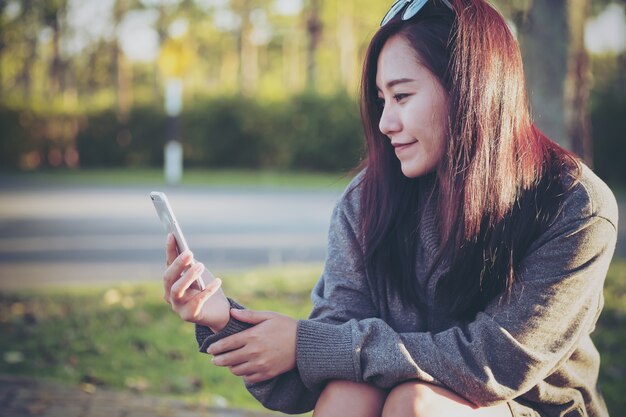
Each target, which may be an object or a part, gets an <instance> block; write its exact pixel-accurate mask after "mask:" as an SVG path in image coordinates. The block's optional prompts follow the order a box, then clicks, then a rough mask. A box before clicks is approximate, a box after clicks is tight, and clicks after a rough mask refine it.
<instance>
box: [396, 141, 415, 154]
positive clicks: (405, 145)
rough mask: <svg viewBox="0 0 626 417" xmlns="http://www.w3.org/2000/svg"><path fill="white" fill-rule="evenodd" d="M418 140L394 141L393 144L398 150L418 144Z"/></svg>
mask: <svg viewBox="0 0 626 417" xmlns="http://www.w3.org/2000/svg"><path fill="white" fill-rule="evenodd" d="M416 143H417V141H413V142H408V143H392V144H391V146H393V148H394V149H395V150H396V152H398V151H401V150H402V149H406V148H408V147H409V146H411V145H414V144H416Z"/></svg>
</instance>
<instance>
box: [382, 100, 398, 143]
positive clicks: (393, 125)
mask: <svg viewBox="0 0 626 417" xmlns="http://www.w3.org/2000/svg"><path fill="white" fill-rule="evenodd" d="M378 129H379V130H380V132H381V133H382V134H383V135H385V136H390V135H392V134H393V133H396V132H399V131H400V130H401V129H402V123H401V122H400V118H399V117H398V114H397V111H396V110H395V109H394V106H393V105H392V104H391V105H388V106H385V107H383V113H382V114H381V115H380V121H379V122H378Z"/></svg>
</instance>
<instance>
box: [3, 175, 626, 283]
mask: <svg viewBox="0 0 626 417" xmlns="http://www.w3.org/2000/svg"><path fill="white" fill-rule="evenodd" d="M150 191H151V188H150V187H138V186H134V187H112V186H110V187H95V188H94V187H90V188H86V187H71V188H70V187H59V186H56V187H43V186H41V185H33V184H28V183H22V184H15V183H7V182H4V183H3V182H0V290H2V289H11V288H21V287H28V286H38V285H45V284H59V283H94V282H95V283H113V282H128V281H138V280H159V279H160V275H161V272H162V265H163V263H164V255H163V251H164V242H165V234H164V232H163V229H162V227H161V225H160V223H159V221H158V218H157V216H156V214H155V212H154V209H153V207H152V204H151V202H150V199H149V197H148V194H149V192H150ZM164 191H166V192H167V194H168V196H169V199H170V203H171V204H172V206H173V208H174V210H175V212H176V214H177V217H178V220H179V222H180V224H181V226H182V227H183V230H184V232H185V235H186V237H187V240H188V243H189V245H190V247H191V248H192V249H193V250H194V252H195V255H196V257H197V259H199V260H201V261H202V262H204V263H205V264H206V265H207V266H208V267H209V268H210V269H211V270H212V271H213V272H214V273H215V274H217V275H219V274H221V273H224V272H227V271H232V270H236V269H246V268H249V267H253V266H258V265H268V264H281V263H285V262H322V261H323V259H324V256H325V252H326V249H325V247H326V234H327V229H328V222H329V218H330V215H331V212H332V208H333V206H334V203H335V201H336V200H337V198H338V197H339V195H340V193H341V190H337V189H334V188H329V189H324V190H294V189H290V190H285V189H281V190H276V189H274V190H268V189H262V190H259V189H241V188H238V189H226V188H206V187H187V188H172V189H167V188H165V190H164ZM620 218H621V219H625V218H626V201H622V202H621V204H620ZM616 253H617V255H619V256H622V257H624V256H626V221H622V222H621V224H620V238H619V242H618V248H617V252H616Z"/></svg>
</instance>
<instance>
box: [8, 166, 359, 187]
mask: <svg viewBox="0 0 626 417" xmlns="http://www.w3.org/2000/svg"><path fill="white" fill-rule="evenodd" d="M351 178H352V176H351V175H350V174H346V173H315V172H280V171H263V170H261V171H253V170H208V169H188V170H185V172H184V174H183V178H182V182H181V185H183V186H185V185H191V186H196V185H208V186H227V187H291V188H302V187H303V188H339V189H343V188H345V186H346V185H348V182H349V181H350V179H351ZM0 180H4V182H28V183H33V184H44V185H163V184H164V183H165V180H164V175H163V171H162V170H160V169H130V168H129V169H81V170H68V169H61V170H44V171H35V172H21V173H15V172H13V173H7V172H5V173H2V172H0Z"/></svg>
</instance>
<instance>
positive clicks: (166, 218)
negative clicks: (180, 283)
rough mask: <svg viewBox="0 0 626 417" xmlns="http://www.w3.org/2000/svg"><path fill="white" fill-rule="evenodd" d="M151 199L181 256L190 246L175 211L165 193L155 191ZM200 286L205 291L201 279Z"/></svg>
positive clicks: (151, 194)
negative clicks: (173, 238) (174, 239)
mask: <svg viewBox="0 0 626 417" xmlns="http://www.w3.org/2000/svg"><path fill="white" fill-rule="evenodd" d="M150 199H151V200H152V204H154V208H155V209H156V212H157V214H158V216H159V219H160V220H161V224H162V225H163V227H164V228H165V232H166V233H172V234H173V235H174V237H175V238H176V247H177V249H178V253H179V254H180V253H182V252H184V251H186V250H188V249H189V246H188V245H187V241H186V240H185V236H184V235H183V231H182V230H181V228H180V225H179V224H178V221H177V220H176V216H175V215H174V211H173V210H172V207H171V206H170V204H169V201H168V200H167V196H166V195H165V193H162V192H159V191H153V192H151V193H150ZM193 262H195V261H192V263H193ZM198 284H199V285H200V289H202V290H203V289H204V287H205V286H204V282H203V281H202V279H201V278H199V279H198Z"/></svg>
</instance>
